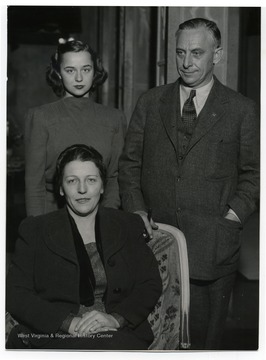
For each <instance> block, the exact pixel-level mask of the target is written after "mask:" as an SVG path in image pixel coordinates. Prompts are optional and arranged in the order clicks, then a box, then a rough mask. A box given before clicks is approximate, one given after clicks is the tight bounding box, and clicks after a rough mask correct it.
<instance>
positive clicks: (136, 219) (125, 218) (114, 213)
mask: <svg viewBox="0 0 266 360" xmlns="http://www.w3.org/2000/svg"><path fill="white" fill-rule="evenodd" d="M99 211H100V213H102V214H103V216H111V217H113V218H114V219H115V218H116V219H117V220H120V221H122V222H124V223H128V224H135V225H137V224H138V225H142V224H143V221H142V219H141V217H140V216H139V215H137V214H133V213H130V212H127V211H124V210H118V209H114V208H108V207H101V208H100V210H99Z"/></svg>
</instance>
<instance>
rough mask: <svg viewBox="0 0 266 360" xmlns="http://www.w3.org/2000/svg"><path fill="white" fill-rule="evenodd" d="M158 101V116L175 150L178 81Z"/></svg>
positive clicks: (178, 112) (178, 109)
mask: <svg viewBox="0 0 266 360" xmlns="http://www.w3.org/2000/svg"><path fill="white" fill-rule="evenodd" d="M160 101H161V103H160V107H159V111H160V116H161V119H162V122H163V124H164V127H165V130H166V132H167V135H168V137H169V139H170V141H171V143H172V144H173V146H174V148H175V151H176V152H177V116H178V114H180V96H179V81H176V82H175V83H174V84H172V85H171V86H170V87H169V88H168V89H167V91H166V92H165V93H164V94H163V96H162V97H161V99H160Z"/></svg>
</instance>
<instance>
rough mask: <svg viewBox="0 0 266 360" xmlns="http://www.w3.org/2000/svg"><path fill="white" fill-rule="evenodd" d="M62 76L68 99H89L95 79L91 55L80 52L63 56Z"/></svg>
mask: <svg viewBox="0 0 266 360" xmlns="http://www.w3.org/2000/svg"><path fill="white" fill-rule="evenodd" d="M60 75H61V78H62V82H63V85H64V88H65V91H66V95H65V96H66V97H70V96H75V97H84V96H85V97H88V96H89V90H90V88H91V86H92V82H93V77H94V67H93V61H92V59H91V55H90V53H88V52H87V51H80V52H67V53H65V54H63V55H62V61H61V64H60Z"/></svg>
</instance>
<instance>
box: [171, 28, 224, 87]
mask: <svg viewBox="0 0 266 360" xmlns="http://www.w3.org/2000/svg"><path fill="white" fill-rule="evenodd" d="M221 56H222V49H221V48H215V41H214V39H213V37H212V36H211V34H210V32H209V31H208V30H206V29H205V28H203V27H200V28H198V29H188V30H181V31H179V32H178V33H177V38H176V66H177V71H178V73H179V75H180V76H181V78H182V79H183V81H184V83H185V85H187V86H189V87H193V88H195V89H197V88H200V87H202V86H204V85H206V84H208V82H209V81H210V80H211V78H212V75H213V69H214V64H217V63H218V62H219V61H220V59H221Z"/></svg>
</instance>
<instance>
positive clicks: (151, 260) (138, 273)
mask: <svg viewBox="0 0 266 360" xmlns="http://www.w3.org/2000/svg"><path fill="white" fill-rule="evenodd" d="M136 216H138V217H139V215H136ZM137 221H138V226H136V224H135V228H137V229H139V235H138V237H137V238H135V234H136V232H135V231H134V230H133V228H132V229H130V230H129V232H130V233H131V234H132V236H130V237H129V238H128V239H127V242H126V244H127V246H125V248H124V257H125V258H127V262H128V266H129V268H131V269H132V271H133V272H134V274H135V284H134V287H133V289H132V291H131V292H130V294H129V295H128V296H127V297H125V298H124V299H123V300H122V301H121V302H119V303H118V304H117V305H116V306H115V308H114V309H113V310H112V311H113V312H116V313H118V314H120V315H122V316H123V317H124V318H125V319H126V320H127V322H128V325H127V326H128V327H131V328H135V327H137V326H138V325H140V324H141V323H142V322H143V321H144V320H146V319H147V318H148V315H149V314H150V313H151V311H152V310H153V308H154V306H155V305H156V303H157V301H158V299H159V297H160V295H161V292H162V280H161V276H160V273H159V269H158V263H157V260H156V258H155V256H154V254H153V253H152V251H151V249H150V248H149V247H148V245H147V244H146V241H145V238H144V237H143V229H144V224H143V221H142V219H141V218H140V217H139V219H137ZM140 232H141V234H140Z"/></svg>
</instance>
